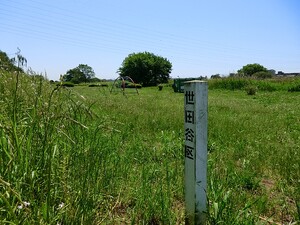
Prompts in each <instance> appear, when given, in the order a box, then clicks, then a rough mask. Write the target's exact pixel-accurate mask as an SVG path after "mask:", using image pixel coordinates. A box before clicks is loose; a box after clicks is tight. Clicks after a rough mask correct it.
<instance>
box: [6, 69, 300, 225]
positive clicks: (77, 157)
mask: <svg viewBox="0 0 300 225" xmlns="http://www.w3.org/2000/svg"><path fill="white" fill-rule="evenodd" d="M16 78H17V77H16V76H15V74H11V73H6V72H1V76H0V138H1V139H0V155H1V158H0V160H1V161H0V163H1V166H0V209H1V210H0V221H1V222H0V223H3V224H5V223H8V224H9V223H10V224H183V223H184V202H183V199H184V190H183V186H184V185H183V180H184V179H183V174H184V173H183V168H184V155H183V150H182V146H183V141H184V140H183V95H182V94H179V93H174V92H173V91H172V89H171V87H165V88H164V89H163V90H162V91H158V90H157V88H143V89H140V90H139V93H140V94H139V95H137V94H136V92H132V93H130V92H127V93H126V94H125V95H123V94H121V93H119V94H115V93H113V94H111V93H110V92H109V89H102V88H101V87H99V88H97V87H93V88H89V87H87V86H75V87H74V88H63V87H58V88H57V87H56V86H51V85H50V84H49V83H48V82H47V81H45V80H44V79H42V78H41V77H38V76H33V77H29V76H27V75H24V74H20V77H19V81H18V82H17V83H18V86H17V88H16ZM287 86H288V85H287ZM12 96H16V97H15V98H14V97H12ZM298 99H299V93H297V92H292V93H291V92H287V91H286V92H281V91H274V92H262V91H260V92H258V94H257V95H256V96H255V97H253V96H248V95H246V93H245V92H244V91H234V92H232V91H228V90H218V89H210V91H209V143H208V149H209V157H208V158H209V168H208V172H209V177H208V179H209V182H208V193H207V194H208V199H209V205H208V209H209V210H208V223H209V224H257V223H267V222H268V221H273V222H281V223H288V222H295V221H297V220H298V221H299V204H300V203H299V202H300V201H299V199H300V190H299V187H300V185H299V177H300V174H299V171H300V169H299V161H300V157H299V143H300V140H299V137H300V135H299V133H300V132H299V131H300V130H299V126H298V124H299V118H300V115H299V113H300V112H299V110H297V109H298V108H299V101H298ZM13 112H15V116H12V115H13V114H12V113H13ZM297 205H298V208H297ZM297 210H298V211H297Z"/></svg>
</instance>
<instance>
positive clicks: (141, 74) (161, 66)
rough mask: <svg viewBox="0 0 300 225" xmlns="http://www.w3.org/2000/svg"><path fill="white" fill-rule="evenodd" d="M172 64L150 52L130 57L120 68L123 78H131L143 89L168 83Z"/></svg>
mask: <svg viewBox="0 0 300 225" xmlns="http://www.w3.org/2000/svg"><path fill="white" fill-rule="evenodd" d="M171 71H172V64H171V63H170V62H169V61H168V60H167V59H166V58H163V57H160V56H157V55H154V54H153V53H149V52H141V53H132V54H130V55H128V56H127V57H126V58H125V59H124V61H123V63H122V66H121V67H120V68H119V73H120V75H121V76H123V77H125V76H129V77H131V78H132V79H133V80H134V82H136V83H140V84H141V85H142V86H143V87H148V86H157V85H158V84H160V83H168V80H169V75H170V73H171Z"/></svg>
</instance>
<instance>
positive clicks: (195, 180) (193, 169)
mask: <svg viewBox="0 0 300 225" xmlns="http://www.w3.org/2000/svg"><path fill="white" fill-rule="evenodd" d="M207 106H208V84H207V82H206V81H198V80H194V81H188V82H185V85H184V134H185V145H184V152H185V207H186V224H197V225H198V224H201V225H203V224H205V223H206V214H207V197H206V190H207V124H208V123H207V120H208V107H207Z"/></svg>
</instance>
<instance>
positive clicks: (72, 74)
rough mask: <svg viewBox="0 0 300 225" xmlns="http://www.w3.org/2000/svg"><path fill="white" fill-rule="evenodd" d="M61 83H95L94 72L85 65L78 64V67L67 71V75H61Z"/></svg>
mask: <svg viewBox="0 0 300 225" xmlns="http://www.w3.org/2000/svg"><path fill="white" fill-rule="evenodd" d="M63 81H67V82H72V83H74V84H79V83H83V82H91V81H95V72H94V70H93V68H92V67H90V66H88V65H86V64H79V66H77V67H76V68H73V69H70V70H68V71H67V73H66V74H65V75H63ZM96 81H98V80H96Z"/></svg>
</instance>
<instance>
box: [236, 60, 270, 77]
mask: <svg viewBox="0 0 300 225" xmlns="http://www.w3.org/2000/svg"><path fill="white" fill-rule="evenodd" d="M267 71H268V70H267V69H266V68H265V67H264V66H262V65H260V64H258V63H254V64H247V65H245V66H243V68H241V69H240V70H238V75H239V76H242V77H252V76H253V74H255V73H257V72H267Z"/></svg>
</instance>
